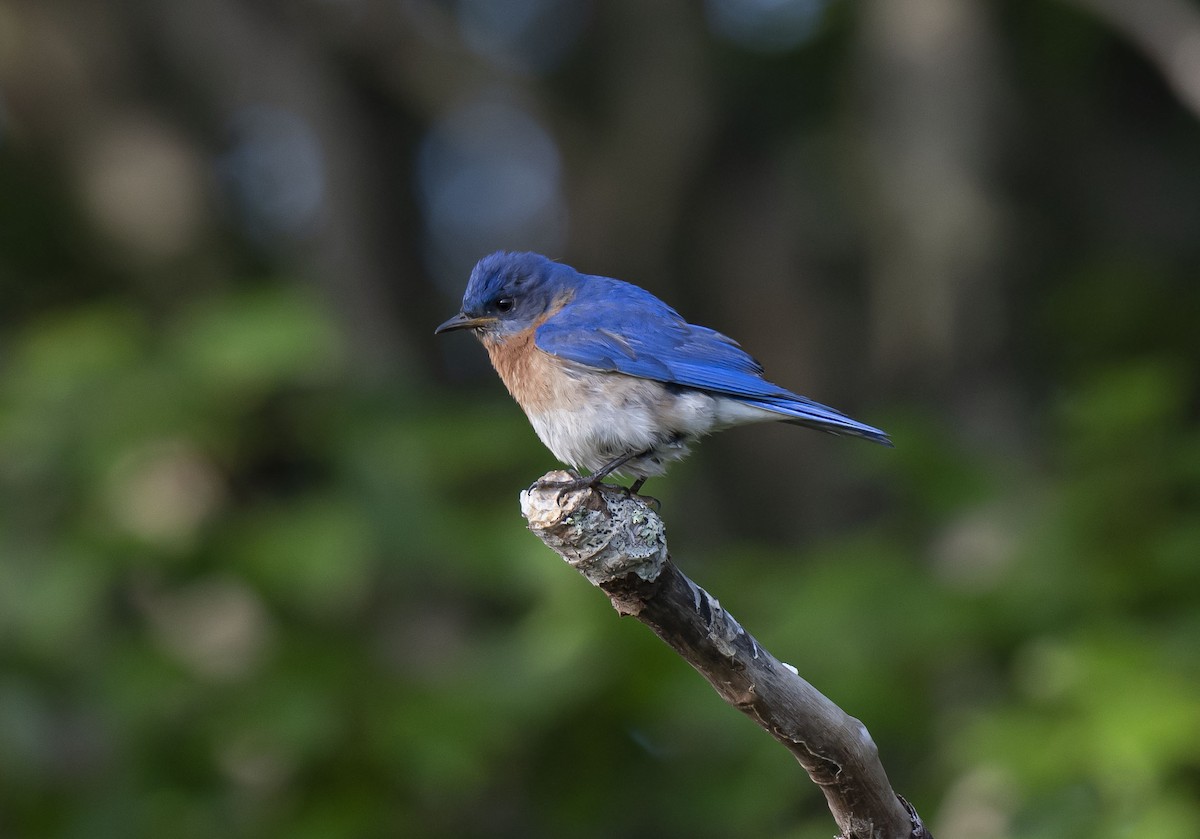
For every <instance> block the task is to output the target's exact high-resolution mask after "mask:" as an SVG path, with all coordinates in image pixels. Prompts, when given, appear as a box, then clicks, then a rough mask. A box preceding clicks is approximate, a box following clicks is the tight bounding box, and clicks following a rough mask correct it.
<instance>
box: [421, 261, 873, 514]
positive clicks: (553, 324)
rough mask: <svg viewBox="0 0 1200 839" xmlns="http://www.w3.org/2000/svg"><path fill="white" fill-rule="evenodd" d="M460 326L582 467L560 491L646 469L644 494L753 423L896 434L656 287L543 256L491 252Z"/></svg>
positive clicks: (537, 424)
mask: <svg viewBox="0 0 1200 839" xmlns="http://www.w3.org/2000/svg"><path fill="white" fill-rule="evenodd" d="M456 329H469V330H471V331H472V332H473V333H475V336H476V337H477V338H479V340H480V341H481V342H482V343H483V346H484V347H485V348H486V349H487V352H488V356H489V357H490V358H491V361H492V366H493V367H495V368H496V372H497V373H499V374H500V378H501V379H502V380H503V381H504V385H505V387H507V388H508V392H509V393H511V394H512V396H513V398H514V399H516V401H517V403H518V404H519V405H520V406H521V408H522V410H524V411H525V415H526V416H527V417H528V418H529V421H530V423H531V424H532V425H533V428H534V431H536V432H537V435H538V438H539V439H541V441H542V443H544V444H545V445H546V448H548V449H550V451H551V452H552V453H553V454H554V456H555V457H557V458H558V459H559V460H561V461H562V462H563V463H566V464H568V465H570V466H571V467H573V469H574V470H576V471H575V475H576V477H575V478H574V479H573V480H571V481H569V482H567V483H564V484H560V485H559V486H561V487H563V490H562V491H565V490H567V489H581V488H583V487H587V486H595V485H596V484H598V483H600V482H601V481H602V480H603V479H604V478H605V477H607V476H608V475H610V474H614V473H615V474H618V475H627V476H630V477H632V478H634V483H633V485H632V486H631V487H630V490H631V491H632V492H634V493H637V492H638V491H640V490H641V488H642V484H643V483H645V481H646V479H647V478H649V477H653V476H657V475H662V474H663V473H664V472H665V471H666V468H667V464H668V463H671V462H672V461H676V460H679V459H681V458H683V457H685V456H686V455H687V454H688V452H689V449H690V447H691V444H692V443H694V442H695V441H696V440H698V439H699V438H700V437H703V436H704V435H706V434H709V433H711V432H714V431H720V430H723V429H725V428H730V427H732V426H735V425H743V424H746V423H756V422H770V421H781V422H787V423H791V424H793V425H803V426H807V427H809V428H816V429H818V430H820V431H826V432H829V433H830V434H849V435H853V436H856V437H863V438H865V439H867V440H872V441H874V442H876V443H881V444H883V445H885V446H890V445H892V442H891V440H890V439H888V436H887V435H886V434H885V433H884V432H882V431H880V430H879V429H878V428H872V427H871V426H869V425H864V424H863V423H861V422H858V421H856V420H853V419H851V418H850V417H848V416H846V415H845V414H843V413H841V412H840V411H835V410H834V409H833V408H829V407H826V406H825V405H821V404H820V403H817V402H814V401H813V400H811V399H809V398H807V397H804V396H800V395H798V394H795V393H792V392H791V391H789V390H785V389H784V388H782V387H779V386H778V385H775V384H772V383H771V382H769V381H767V380H766V379H764V378H763V368H762V366H761V365H760V364H759V363H758V362H757V361H755V360H754V359H753V358H751V357H750V355H748V354H747V353H746V352H745V351H744V350H742V348H741V347H740V346H739V345H738V344H737V342H736V341H734V340H733V339H732V338H728V337H726V336H725V335H722V334H721V333H720V332H716V331H714V330H712V329H709V328H707V327H704V326H697V325H695V324H692V323H688V322H687V321H686V320H684V319H683V318H682V317H680V316H679V314H678V313H677V312H676V311H675V310H674V309H672V308H671V307H670V306H668V305H667V304H666V303H664V302H663V301H661V300H659V299H658V298H657V297H655V296H654V295H653V294H651V293H650V292H648V291H646V290H645V289H642V288H639V287H638V286H636V285H633V284H631V283H626V282H622V281H621V280H614V279H611V278H609V277H598V276H591V275H587V274H581V273H579V272H578V271H576V270H575V269H574V268H571V267H570V266H569V265H563V264H562V263H558V262H554V261H552V260H550V259H547V258H546V257H544V256H542V255H540V254H536V253H505V252H500V253H494V254H491V255H490V256H486V257H484V258H483V259H481V260H480V261H479V263H478V264H477V265H476V266H475V269H474V270H473V271H472V272H471V278H470V281H469V282H468V283H467V290H466V293H465V294H464V295H463V301H462V310H461V311H460V312H459V313H458V314H457V315H455V316H454V317H452V318H450V319H449V320H448V321H446V322H445V323H443V324H442V325H441V326H439V327H438V328H437V329H436V330H435V331H434V332H435V334H439V333H442V332H450V331H451V330H456ZM582 470H587V471H589V472H590V473H591V474H590V475H586V476H582V475H581V472H582Z"/></svg>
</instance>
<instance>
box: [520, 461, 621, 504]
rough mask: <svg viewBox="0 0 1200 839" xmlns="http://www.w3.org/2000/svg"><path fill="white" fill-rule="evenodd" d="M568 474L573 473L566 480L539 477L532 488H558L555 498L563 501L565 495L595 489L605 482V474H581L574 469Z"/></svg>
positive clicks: (560, 501) (557, 500)
mask: <svg viewBox="0 0 1200 839" xmlns="http://www.w3.org/2000/svg"><path fill="white" fill-rule="evenodd" d="M567 474H569V475H571V477H570V478H568V479H567V480H565V481H548V480H546V479H545V478H539V479H538V480H536V481H534V482H533V485H532V486H531V487H530V489H541V490H547V489H552V490H556V491H557V492H556V494H555V496H554V500H555V501H556V502H557V503H562V499H563V496H564V495H567V494H568V493H572V492H579V491H580V490H583V489H595V488H596V487H598V486H600V484H602V483H603V482H604V475H580V474H579V473H578V472H576V471H575V470H574V469H572V470H570V471H569V472H568V473H567Z"/></svg>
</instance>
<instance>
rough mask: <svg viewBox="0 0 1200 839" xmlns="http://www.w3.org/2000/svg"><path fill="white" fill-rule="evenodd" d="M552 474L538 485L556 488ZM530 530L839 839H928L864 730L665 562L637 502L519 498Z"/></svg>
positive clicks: (584, 494) (604, 495) (615, 495)
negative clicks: (704, 694) (763, 756)
mask: <svg viewBox="0 0 1200 839" xmlns="http://www.w3.org/2000/svg"><path fill="white" fill-rule="evenodd" d="M566 478H567V476H566V474H565V473H563V472H551V473H549V474H547V475H546V476H545V477H544V478H543V479H542V480H543V481H546V482H553V481H562V480H566ZM521 509H522V512H523V513H524V515H525V518H526V519H527V520H528V522H529V529H530V530H532V531H533V532H534V533H535V534H536V535H537V536H538V537H539V538H540V539H541V540H542V541H543V542H545V543H546V544H547V545H548V546H549V547H550V548H551V549H552V550H554V551H555V552H556V553H557V554H558V555H559V556H561V557H562V558H563V559H564V560H566V561H567V563H569V564H570V565H571V566H572V567H573V568H575V569H576V570H577V571H579V572H580V573H581V574H583V575H584V576H585V577H586V578H587V579H588V580H590V581H591V583H592V584H593V585H596V586H598V587H599V588H600V589H601V590H602V591H603V592H604V593H605V594H607V595H608V597H609V599H610V600H611V601H612V605H613V607H614V608H615V609H616V610H617V612H618V613H620V614H622V615H632V616H633V617H636V618H637V619H638V620H639V621H641V622H642V623H644V624H646V625H647V626H648V627H650V629H651V630H653V631H654V633H655V634H656V635H657V636H658V637H659V638H661V639H662V640H663V641H665V642H666V643H667V644H668V645H669V646H670V647H671V648H672V649H673V650H675V652H677V653H679V655H681V656H682V657H683V658H684V660H685V661H687V662H688V663H689V664H690V665H692V667H694V668H695V669H696V670H697V671H699V672H700V675H702V676H703V677H704V678H705V679H707V680H708V682H709V684H711V685H712V686H713V688H714V689H715V690H716V691H717V693H719V694H720V695H721V698H722V699H724V700H725V701H726V702H728V703H729V704H730V705H732V706H733V707H734V708H737V709H738V710H739V711H741V712H742V713H744V714H746V715H747V716H748V717H750V718H751V719H752V720H754V721H755V722H756V723H757V724H758V725H759V726H761V727H762V728H763V729H764V730H765V731H766V732H767V733H768V734H770V735H771V736H772V737H774V738H775V739H776V740H778V741H779V742H780V743H782V744H783V746H784V747H785V748H786V749H787V750H788V751H790V752H791V753H792V754H793V755H795V757H796V759H797V760H798V761H800V764H801V765H802V766H803V767H804V769H805V771H806V772H808V775H809V777H810V778H812V780H813V782H814V783H815V784H817V785H818V786H819V787H820V788H821V791H822V792H824V793H825V798H826V800H827V801H828V803H829V810H830V812H831V813H832V814H833V817H834V819H835V820H836V821H837V824H838V827H839V828H840V830H841V837H842V839H932V837H931V836H930V834H929V832H928V831H927V830H926V829H925V827H924V826H923V825H922V824H921V820H920V818H919V817H918V816H917V814H916V811H915V810H913V809H912V807H911V806H910V805H909V804H908V802H906V801H904V799H903V798H900V797H899V796H898V795H896V793H895V792H893V791H892V787H891V784H890V783H889V782H888V779H887V774H886V773H885V772H884V770H883V766H882V765H881V764H880V762H879V754H878V751H877V750H876V748H875V743H874V741H872V740H871V736H870V734H868V733H867V729H866V728H865V727H864V726H863V724H862V723H860V722H859V721H858V720H856V719H854V718H853V717H851V716H849V715H848V714H846V713H845V712H844V711H842V709H841V708H839V707H838V706H837V705H835V704H834V703H833V702H831V701H830V700H829V699H827V698H826V697H825V696H823V695H822V694H821V693H820V692H819V691H818V690H817V689H816V688H814V687H813V686H812V685H810V684H809V683H808V682H806V681H804V679H802V678H800V676H799V675H798V673H797V672H796V668H794V667H792V666H791V665H790V664H784V663H783V662H781V661H779V660H778V659H777V658H775V657H774V656H773V655H771V653H769V652H767V650H765V649H763V647H762V646H761V645H760V644H759V643H758V642H757V641H755V640H754V638H753V636H751V635H750V634H749V633H748V632H746V631H745V630H744V629H743V628H742V627H741V625H740V624H739V623H738V622H737V621H736V620H734V618H733V616H732V615H730V614H729V613H728V612H726V611H725V610H724V609H723V608H721V604H720V603H719V602H717V600H716V598H714V597H712V596H711V595H709V594H708V593H707V592H706V591H704V589H702V588H700V587H699V586H697V585H696V584H695V583H693V582H692V581H691V580H689V579H688V578H687V577H686V576H684V574H683V573H682V572H681V571H680V570H679V569H678V568H676V567H675V565H674V564H673V563H672V562H671V560H670V559H669V557H668V555H667V542H666V533H665V530H664V527H663V522H662V519H660V518H659V517H658V515H657V514H656V513H655V512H654V511H653V510H651V509H650V508H649V507H648V506H647V505H646V504H645V502H643V501H642V500H641V499H639V498H637V497H631V496H629V495H628V494H626V493H625V492H624V491H623V490H621V489H619V488H613V487H608V486H603V487H601V488H600V489H598V490H590V489H585V490H582V491H579V492H570V493H564V494H563V496H562V498H561V499H559V498H558V491H557V490H555V489H553V488H542V487H540V486H539V485H538V484H535V485H534V486H532V487H530V489H528V490H526V491H525V492H522V493H521Z"/></svg>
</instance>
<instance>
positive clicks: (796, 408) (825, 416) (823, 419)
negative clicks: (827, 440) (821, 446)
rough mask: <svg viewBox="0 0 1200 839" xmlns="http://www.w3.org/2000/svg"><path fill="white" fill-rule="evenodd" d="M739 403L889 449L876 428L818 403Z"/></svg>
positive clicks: (793, 397) (795, 398)
mask: <svg viewBox="0 0 1200 839" xmlns="http://www.w3.org/2000/svg"><path fill="white" fill-rule="evenodd" d="M740 401H741V402H744V403H745V404H747V405H753V406H754V407H755V408H763V409H765V410H768V411H773V412H775V413H777V414H782V415H783V416H782V417H781V418H780V419H781V421H782V422H790V423H793V424H794V425H803V426H806V427H808V428H815V429H817V430H818V431H824V432H827V433H829V434H849V435H851V436H854V437H862V438H863V439H864V440H870V441H871V442H873V443H879V444H880V445H881V446H887V447H889V448H891V447H892V445H893V444H892V440H891V438H890V437H888V435H887V434H886V433H885V432H883V431H880V430H879V429H878V428H875V427H873V426H870V425H867V424H866V423H861V422H859V421H858V420H855V419H851V418H850V417H848V416H846V415H845V414H843V413H842V412H841V411H835V410H834V409H833V408H830V407H829V406H828V405H822V404H821V403H820V402H814V401H813V400H811V399H806V398H805V397H803V396H799V395H797V394H794V393H790V394H788V395H787V396H779V397H774V398H767V399H747V398H745V397H742V398H741V399H740Z"/></svg>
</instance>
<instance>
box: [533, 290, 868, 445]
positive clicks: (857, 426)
mask: <svg viewBox="0 0 1200 839" xmlns="http://www.w3.org/2000/svg"><path fill="white" fill-rule="evenodd" d="M535 343H536V344H537V346H538V348H539V349H541V350H543V351H544V352H548V353H551V354H553V355H556V356H558V357H559V358H564V359H567V360H569V361H573V362H576V363H577V364H582V365H585V366H587V367H591V368H593V369H596V370H603V371H606V372H617V373H624V374H625V375H628V376H637V377H639V378H643V379H653V380H654V381H659V382H664V383H666V384H673V385H680V386H683V387H691V388H697V389H699V390H704V391H709V392H711V393H713V394H716V395H720V396H727V397H730V398H733V399H737V400H739V401H741V402H744V403H746V404H748V405H753V406H755V407H758V408H764V409H766V410H768V411H774V412H775V413H778V414H781V415H782V416H781V419H783V420H785V421H792V422H796V423H799V424H803V425H810V426H813V427H815V428H820V429H822V430H824V431H830V432H833V433H840V434H853V435H856V436H860V437H866V438H867V439H870V440H874V441H876V442H879V443H883V444H885V445H890V444H891V443H890V441H889V440H888V437H887V435H886V434H884V432H882V431H880V430H879V429H877V428H872V427H871V426H869V425H865V424H863V423H860V422H858V421H856V420H853V419H851V418H850V417H847V416H846V415H845V414H843V413H841V412H840V411H836V410H834V409H833V408H829V407H827V406H825V405H822V404H820V403H818V402H814V401H812V400H811V399H808V398H807V397H804V396H800V395H798V394H795V393H792V392H790V391H788V390H785V389H784V388H781V387H779V386H778V385H775V384H772V383H771V382H769V381H767V380H766V379H764V378H763V377H762V373H763V369H762V366H761V365H760V364H759V363H758V362H757V361H755V360H754V359H753V358H752V357H751V356H750V355H749V354H748V353H747V352H746V351H745V350H743V349H742V348H741V347H740V346H738V344H737V342H736V341H734V340H733V339H732V338H729V337H727V336H725V335H722V334H721V333H720V332H717V331H715V330H712V329H709V328H707V327H704V326H696V325H694V324H690V323H688V322H687V321H685V320H684V319H683V318H682V317H680V315H679V314H678V313H677V312H676V311H675V310H674V309H672V308H671V307H670V306H668V305H667V304H666V303H663V302H662V301H661V300H659V299H658V298H657V297H655V296H654V295H652V294H651V293H650V292H648V291H645V290H644V289H641V288H638V287H637V286H635V285H631V284H630V283H624V282H621V281H620V280H613V279H609V278H607V277H587V278H586V281H585V282H584V283H583V284H582V285H581V286H580V288H579V289H578V291H577V294H576V297H575V299H573V300H572V301H571V302H570V303H568V304H567V305H566V306H565V307H564V308H563V309H561V310H560V311H558V312H556V313H555V314H554V315H553V316H552V317H551V318H550V319H548V320H547V321H546V322H545V323H543V324H542V325H541V326H540V327H539V328H538V330H537V332H536V334H535Z"/></svg>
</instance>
